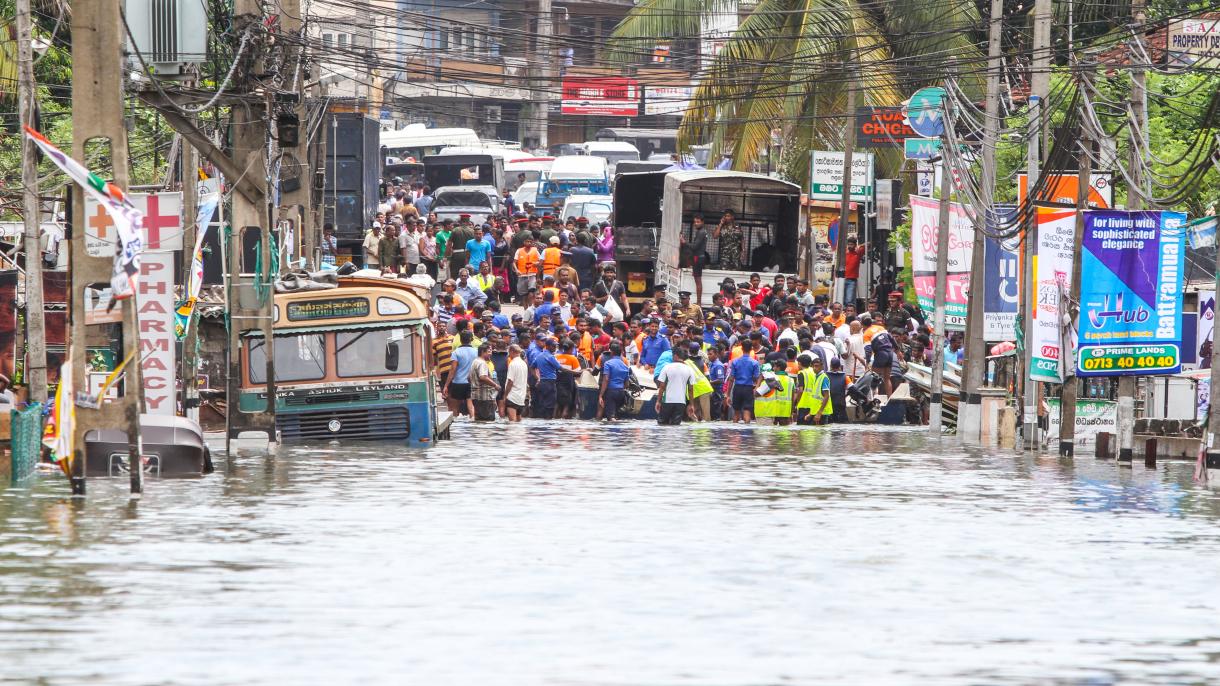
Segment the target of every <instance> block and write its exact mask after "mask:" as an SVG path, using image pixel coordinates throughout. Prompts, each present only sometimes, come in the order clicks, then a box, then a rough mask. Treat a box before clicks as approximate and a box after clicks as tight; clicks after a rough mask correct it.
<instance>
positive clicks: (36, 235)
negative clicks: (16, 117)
mask: <svg viewBox="0 0 1220 686" xmlns="http://www.w3.org/2000/svg"><path fill="white" fill-rule="evenodd" d="M33 32H34V22H33V20H32V18H31V15H30V0H17V88H18V92H19V100H20V102H19V108H20V110H21V123H22V124H23V125H25V126H28V127H30V128H35V127H34V120H35V113H36V110H37V107H38V105H37V98H38V93H37V88H38V84H37V83H35V82H34V48H33V45H32V41H33V38H34V36H33ZM35 149H36V146H35V145H34V141H32V140H30V138H29V136H22V137H21V186H22V192H21V197H22V214H23V215H24V219H25V331H26V339H25V340H26V350H27V355H26V368H25V378H26V384H27V385H28V386H29V388H30V401H32V402H39V403H42V402H46V400H47V338H46V322H45V317H44V316H43V304H42V250H41V245H42V241H41V238H42V209H41V203H39V201H38V161H37V158H36V156H35V152H34V151H35Z"/></svg>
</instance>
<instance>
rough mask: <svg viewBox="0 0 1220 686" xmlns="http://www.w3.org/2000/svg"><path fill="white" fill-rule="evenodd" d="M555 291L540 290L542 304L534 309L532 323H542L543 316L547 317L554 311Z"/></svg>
mask: <svg viewBox="0 0 1220 686" xmlns="http://www.w3.org/2000/svg"><path fill="white" fill-rule="evenodd" d="M555 309H556V306H555V291H543V292H542V304H541V305H539V306H538V307H537V308H535V309H534V325H535V326H537V325H538V324H541V323H542V318H543V317H549V316H551V315H553V314H554V313H555Z"/></svg>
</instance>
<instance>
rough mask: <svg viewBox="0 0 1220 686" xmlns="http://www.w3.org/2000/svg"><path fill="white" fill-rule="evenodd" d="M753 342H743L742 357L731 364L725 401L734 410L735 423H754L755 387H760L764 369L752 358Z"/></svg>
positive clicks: (747, 340)
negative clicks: (759, 381) (760, 377)
mask: <svg viewBox="0 0 1220 686" xmlns="http://www.w3.org/2000/svg"><path fill="white" fill-rule="evenodd" d="M753 348H754V343H753V341H751V340H749V339H746V340H743V341H742V342H741V357H739V358H737V359H735V360H733V361H732V362H730V363H729V368H728V376H729V391H728V394H727V397H725V399H724V404H725V405H726V406H731V407H732V408H733V422H734V423H736V422H745V423H746V424H749V423H750V422H752V421H754V387H755V386H757V385H758V377H759V376H760V375H761V374H762V367H761V366H760V365H759V364H758V360H755V359H754V358H753V357H751V356H750V351H751V350H753Z"/></svg>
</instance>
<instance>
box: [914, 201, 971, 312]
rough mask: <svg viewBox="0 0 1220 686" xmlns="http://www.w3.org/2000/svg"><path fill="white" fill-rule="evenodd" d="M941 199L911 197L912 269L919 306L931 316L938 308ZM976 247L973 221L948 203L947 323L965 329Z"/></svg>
mask: <svg viewBox="0 0 1220 686" xmlns="http://www.w3.org/2000/svg"><path fill="white" fill-rule="evenodd" d="M939 230H940V202H939V201H937V200H933V199H931V198H923V197H919V196H917V195H912V196H911V272H912V277H913V280H914V282H915V294H916V295H917V296H918V298H919V307H920V309H922V310H923V311H924V313H925V314H927V315H928V316H929V317H931V316H932V315H933V314H934V313H935V310H936V244H937V238H938V236H939V235H940V234H939ZM973 248H974V222H973V221H971V219H970V216H969V215H968V214H967V213H966V209H965V208H964V207H963V206H962V205H960V204H958V203H950V204H949V260H948V264H947V265H946V272H947V276H948V281H947V288H946V290H945V326H946V328H948V329H949V330H953V331H964V330H965V329H966V291H967V289H968V287H969V285H970V259H971V257H972V255H973Z"/></svg>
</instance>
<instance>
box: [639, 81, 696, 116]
mask: <svg viewBox="0 0 1220 686" xmlns="http://www.w3.org/2000/svg"><path fill="white" fill-rule="evenodd" d="M694 93H695V89H694V88H691V87H690V86H645V87H644V114H645V115H650V114H663V115H664V114H668V115H678V116H681V115H682V114H684V113H685V112H686V108H687V107H689V106H690V99H691V96H692V95H694Z"/></svg>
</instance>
